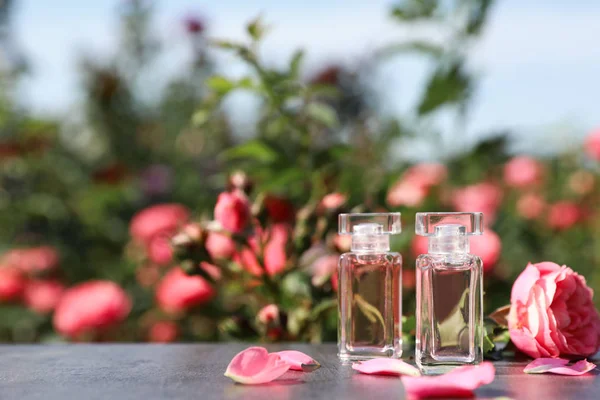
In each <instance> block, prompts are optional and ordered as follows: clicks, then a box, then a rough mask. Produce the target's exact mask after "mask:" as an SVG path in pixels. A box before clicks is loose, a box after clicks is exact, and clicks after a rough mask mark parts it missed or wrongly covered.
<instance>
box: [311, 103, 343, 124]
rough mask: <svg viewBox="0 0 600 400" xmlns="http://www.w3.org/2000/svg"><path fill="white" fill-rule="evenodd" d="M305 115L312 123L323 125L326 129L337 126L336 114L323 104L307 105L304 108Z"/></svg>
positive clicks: (331, 108)
mask: <svg viewBox="0 0 600 400" xmlns="http://www.w3.org/2000/svg"><path fill="white" fill-rule="evenodd" d="M306 114H307V115H308V116H309V117H310V118H311V119H312V120H313V121H315V122H318V123H320V124H322V125H325V126H326V127H328V128H333V127H335V126H336V125H337V124H338V118H337V113H336V112H335V110H334V109H333V107H331V106H330V105H328V104H325V103H316V102H313V103H309V104H308V105H307V106H306Z"/></svg>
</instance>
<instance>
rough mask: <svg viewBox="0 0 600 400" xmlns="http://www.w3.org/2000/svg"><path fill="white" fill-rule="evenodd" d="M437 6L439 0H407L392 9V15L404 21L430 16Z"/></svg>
mask: <svg viewBox="0 0 600 400" xmlns="http://www.w3.org/2000/svg"><path fill="white" fill-rule="evenodd" d="M437 6H438V4H437V0H405V1H403V2H402V4H400V5H398V6H396V7H394V8H393V9H392V16H394V17H396V18H398V19H400V20H402V21H414V20H417V19H423V18H430V17H431V16H432V15H433V13H434V12H435V10H436V9H437Z"/></svg>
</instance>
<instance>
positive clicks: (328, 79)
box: [309, 65, 342, 86]
mask: <svg viewBox="0 0 600 400" xmlns="http://www.w3.org/2000/svg"><path fill="white" fill-rule="evenodd" d="M341 74H342V68H341V67H339V66H337V65H331V66H328V67H326V68H324V69H322V70H321V71H319V72H317V73H316V74H315V76H313V77H312V78H311V79H310V80H309V81H310V83H313V84H320V85H332V86H333V85H337V84H338V82H339V80H340V75H341Z"/></svg>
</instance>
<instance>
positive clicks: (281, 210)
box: [265, 195, 295, 222]
mask: <svg viewBox="0 0 600 400" xmlns="http://www.w3.org/2000/svg"><path fill="white" fill-rule="evenodd" d="M265 208H266V209H267V214H268V215H269V218H271V220H272V221H273V222H292V221H293V220H294V217H295V212H294V206H293V204H292V203H291V202H290V201H289V200H287V199H285V198H282V197H277V196H271V195H270V196H267V197H266V198H265Z"/></svg>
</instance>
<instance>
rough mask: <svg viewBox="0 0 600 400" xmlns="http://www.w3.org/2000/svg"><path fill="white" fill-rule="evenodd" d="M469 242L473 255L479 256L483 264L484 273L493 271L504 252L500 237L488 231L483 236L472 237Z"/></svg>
mask: <svg viewBox="0 0 600 400" xmlns="http://www.w3.org/2000/svg"><path fill="white" fill-rule="evenodd" d="M469 241H470V243H471V254H475V255H476V256H479V257H480V258H481V261H482V262H483V271H484V272H489V271H491V270H492V269H493V268H494V266H495V265H496V263H497V262H498V259H499V258H500V252H501V250H502V242H501V240H500V236H498V235H497V234H496V233H495V232H494V231H491V230H489V229H486V230H484V231H483V235H478V236H471V237H470V238H469Z"/></svg>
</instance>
